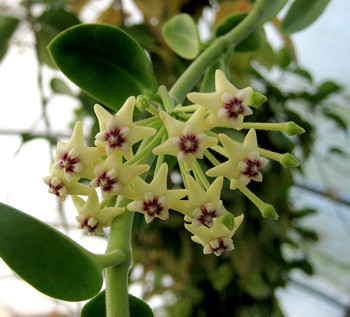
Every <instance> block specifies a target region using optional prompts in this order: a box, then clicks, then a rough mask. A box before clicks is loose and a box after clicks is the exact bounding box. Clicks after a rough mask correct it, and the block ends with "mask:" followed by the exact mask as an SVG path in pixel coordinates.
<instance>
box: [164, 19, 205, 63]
mask: <svg viewBox="0 0 350 317" xmlns="http://www.w3.org/2000/svg"><path fill="white" fill-rule="evenodd" d="M162 34H163V37H164V40H165V42H166V43H167V44H168V45H169V47H170V48H171V49H172V50H173V51H174V52H175V53H176V54H178V55H179V56H181V57H183V58H185V59H194V58H196V57H197V55H198V54H199V52H200V41H199V34H198V29H197V25H196V23H195V22H194V21H193V19H192V17H191V16H190V15H188V14H185V13H183V14H178V15H175V16H174V17H172V18H171V19H170V20H169V21H167V22H166V23H165V24H164V26H163V28H162Z"/></svg>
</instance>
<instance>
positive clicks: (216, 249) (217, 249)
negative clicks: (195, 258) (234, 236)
mask: <svg viewBox="0 0 350 317" xmlns="http://www.w3.org/2000/svg"><path fill="white" fill-rule="evenodd" d="M218 242H219V246H218V247H217V248H213V247H212V245H210V247H211V248H212V250H213V252H219V251H221V250H222V252H224V251H226V250H227V246H226V245H225V243H224V241H223V240H222V239H218Z"/></svg>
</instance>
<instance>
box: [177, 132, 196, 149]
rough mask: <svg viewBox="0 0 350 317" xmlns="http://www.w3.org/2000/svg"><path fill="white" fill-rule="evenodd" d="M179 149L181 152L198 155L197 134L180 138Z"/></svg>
mask: <svg viewBox="0 0 350 317" xmlns="http://www.w3.org/2000/svg"><path fill="white" fill-rule="evenodd" d="M179 139H180V142H179V148H180V151H182V152H184V153H186V154H188V153H196V152H197V150H198V144H199V140H198V139H197V137H196V135H195V134H186V135H182V136H180V138H179Z"/></svg>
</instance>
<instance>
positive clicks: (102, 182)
mask: <svg viewBox="0 0 350 317" xmlns="http://www.w3.org/2000/svg"><path fill="white" fill-rule="evenodd" d="M117 182H118V179H117V178H112V177H109V176H108V172H107V171H104V172H103V173H102V174H101V175H100V176H99V177H97V180H96V185H97V187H101V189H102V190H103V191H106V192H107V191H110V190H112V189H113V185H114V184H116V183H117Z"/></svg>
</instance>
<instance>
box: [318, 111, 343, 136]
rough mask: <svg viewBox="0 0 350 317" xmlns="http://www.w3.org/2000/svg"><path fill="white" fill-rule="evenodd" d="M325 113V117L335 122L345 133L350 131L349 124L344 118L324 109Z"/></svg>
mask: <svg viewBox="0 0 350 317" xmlns="http://www.w3.org/2000/svg"><path fill="white" fill-rule="evenodd" d="M323 113H324V115H325V116H327V117H328V118H329V119H331V120H332V121H334V122H335V123H336V124H337V125H338V127H339V128H341V129H343V130H344V131H347V129H348V123H347V121H346V120H344V116H341V115H339V114H337V113H335V112H332V111H330V110H328V109H324V110H323Z"/></svg>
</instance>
